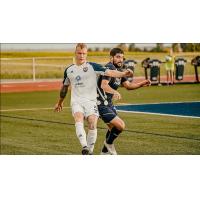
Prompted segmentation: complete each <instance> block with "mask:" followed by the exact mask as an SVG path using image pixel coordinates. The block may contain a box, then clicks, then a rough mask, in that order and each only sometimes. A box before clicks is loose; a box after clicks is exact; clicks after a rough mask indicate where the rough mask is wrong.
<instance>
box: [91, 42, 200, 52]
mask: <svg viewBox="0 0 200 200" xmlns="http://www.w3.org/2000/svg"><path fill="white" fill-rule="evenodd" d="M116 47H118V48H121V49H122V50H124V51H126V52H127V51H128V52H168V50H169V48H172V49H173V51H174V52H200V43H172V44H169V45H167V46H165V45H164V43H156V44H155V47H138V46H136V44H135V43H130V44H127V43H120V44H118V45H117V46H116ZM88 51H95V52H99V51H105V52H108V51H110V48H103V49H100V48H99V47H96V48H94V49H92V48H89V49H88Z"/></svg>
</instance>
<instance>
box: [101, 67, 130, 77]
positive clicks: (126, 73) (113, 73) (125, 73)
mask: <svg viewBox="0 0 200 200" xmlns="http://www.w3.org/2000/svg"><path fill="white" fill-rule="evenodd" d="M105 76H110V77H115V78H122V77H132V76H133V71H132V70H130V69H127V70H125V71H123V72H119V71H117V70H110V69H107V70H106V71H105Z"/></svg>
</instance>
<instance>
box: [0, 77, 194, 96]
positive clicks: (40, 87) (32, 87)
mask: <svg viewBox="0 0 200 200" xmlns="http://www.w3.org/2000/svg"><path fill="white" fill-rule="evenodd" d="M142 80H144V78H143V77H135V82H136V83H137V82H140V81H142ZM161 82H163V83H164V82H166V77H165V76H162V77H161ZM178 82H195V76H194V75H187V76H184V80H183V81H176V83H178ZM61 86H62V81H52V82H32V83H30V82H28V83H1V84H0V93H11V92H32V91H52V90H58V91H59V90H60V88H61Z"/></svg>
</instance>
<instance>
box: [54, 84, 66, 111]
mask: <svg viewBox="0 0 200 200" xmlns="http://www.w3.org/2000/svg"><path fill="white" fill-rule="evenodd" d="M68 87H69V86H66V85H63V86H62V88H61V89H60V98H59V100H58V103H57V104H56V105H55V111H57V112H60V111H61V110H62V108H63V101H64V99H65V97H66V95H67V91H68Z"/></svg>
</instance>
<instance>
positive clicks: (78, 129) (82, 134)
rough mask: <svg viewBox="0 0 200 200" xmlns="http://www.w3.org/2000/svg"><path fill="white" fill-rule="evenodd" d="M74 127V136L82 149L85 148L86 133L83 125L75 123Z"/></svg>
mask: <svg viewBox="0 0 200 200" xmlns="http://www.w3.org/2000/svg"><path fill="white" fill-rule="evenodd" d="M75 127H76V135H77V137H78V139H79V141H80V143H81V146H82V147H85V146H87V140H86V133H85V130H84V127H83V123H82V122H76V123H75Z"/></svg>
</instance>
